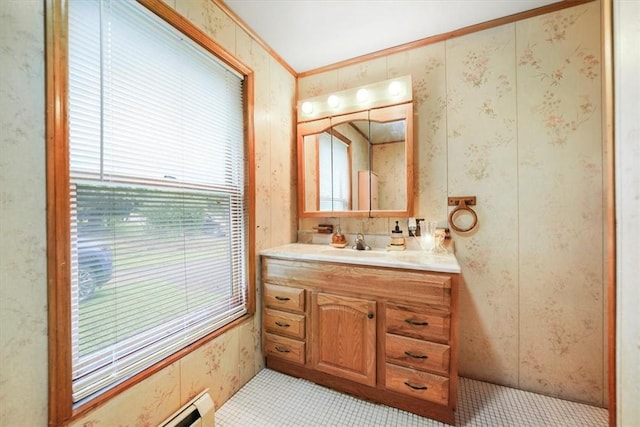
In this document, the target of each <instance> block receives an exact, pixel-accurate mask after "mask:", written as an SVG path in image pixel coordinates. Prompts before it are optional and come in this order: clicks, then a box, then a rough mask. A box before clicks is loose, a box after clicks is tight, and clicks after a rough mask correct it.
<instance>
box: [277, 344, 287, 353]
mask: <svg viewBox="0 0 640 427" xmlns="http://www.w3.org/2000/svg"><path fill="white" fill-rule="evenodd" d="M276 351H279V352H280V353H289V352H290V351H291V350H289V349H288V348H287V347H280V346H279V345H277V346H276Z"/></svg>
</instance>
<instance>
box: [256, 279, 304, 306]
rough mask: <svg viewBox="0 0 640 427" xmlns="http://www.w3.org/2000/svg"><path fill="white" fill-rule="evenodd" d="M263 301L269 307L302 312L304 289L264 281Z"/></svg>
mask: <svg viewBox="0 0 640 427" xmlns="http://www.w3.org/2000/svg"><path fill="white" fill-rule="evenodd" d="M264 302H265V305H266V306H267V307H270V308H277V309H280V310H289V311H297V312H299V313H302V312H304V289H299V288H289V287H287V286H279V285H272V284H270V283H266V284H265V286H264Z"/></svg>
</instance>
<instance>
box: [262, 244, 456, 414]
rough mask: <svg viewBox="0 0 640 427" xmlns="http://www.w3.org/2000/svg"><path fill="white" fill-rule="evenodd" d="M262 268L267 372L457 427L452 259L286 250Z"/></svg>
mask: <svg viewBox="0 0 640 427" xmlns="http://www.w3.org/2000/svg"><path fill="white" fill-rule="evenodd" d="M261 261H262V304H263V352H264V355H265V356H266V361H267V367H269V368H271V369H274V370H277V371H280V372H283V373H287V374H290V375H293V376H296V377H300V378H305V379H308V380H310V381H313V382H315V383H318V384H321V385H324V386H328V387H331V388H333V389H336V390H340V391H343V392H347V393H350V394H353V395H356V396H359V397H362V398H364V399H368V400H372V401H376V402H380V403H384V404H386V405H389V406H393V407H397V408H400V409H403V410H406V411H410V412H413V413H416V414H419V415H422V416H425V417H429V418H434V419H437V420H439V421H442V422H446V423H449V424H454V422H455V408H456V390H457V383H458V374H457V364H458V363H457V361H458V358H457V340H458V338H457V336H458V335H457V323H458V313H457V311H458V309H457V307H458V276H459V272H460V267H459V265H458V263H457V261H456V259H455V257H454V256H453V255H452V254H437V255H436V254H429V253H426V252H422V251H402V252H386V251H383V250H373V251H355V250H352V249H348V248H347V249H336V248H331V247H327V246H324V245H310V244H290V245H284V246H280V247H277V248H273V249H270V250H266V251H263V252H262V254H261Z"/></svg>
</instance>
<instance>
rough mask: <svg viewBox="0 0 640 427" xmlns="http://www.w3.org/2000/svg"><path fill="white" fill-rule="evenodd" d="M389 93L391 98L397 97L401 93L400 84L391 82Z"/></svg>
mask: <svg viewBox="0 0 640 427" xmlns="http://www.w3.org/2000/svg"><path fill="white" fill-rule="evenodd" d="M389 93H390V94H391V96H398V95H400V94H401V93H402V85H401V84H400V82H397V81H393V82H391V83H390V84H389Z"/></svg>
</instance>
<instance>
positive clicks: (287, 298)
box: [276, 295, 291, 301]
mask: <svg viewBox="0 0 640 427" xmlns="http://www.w3.org/2000/svg"><path fill="white" fill-rule="evenodd" d="M276 299H277V300H278V301H289V300H290V299H291V298H289V297H281V296H278V295H276Z"/></svg>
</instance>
